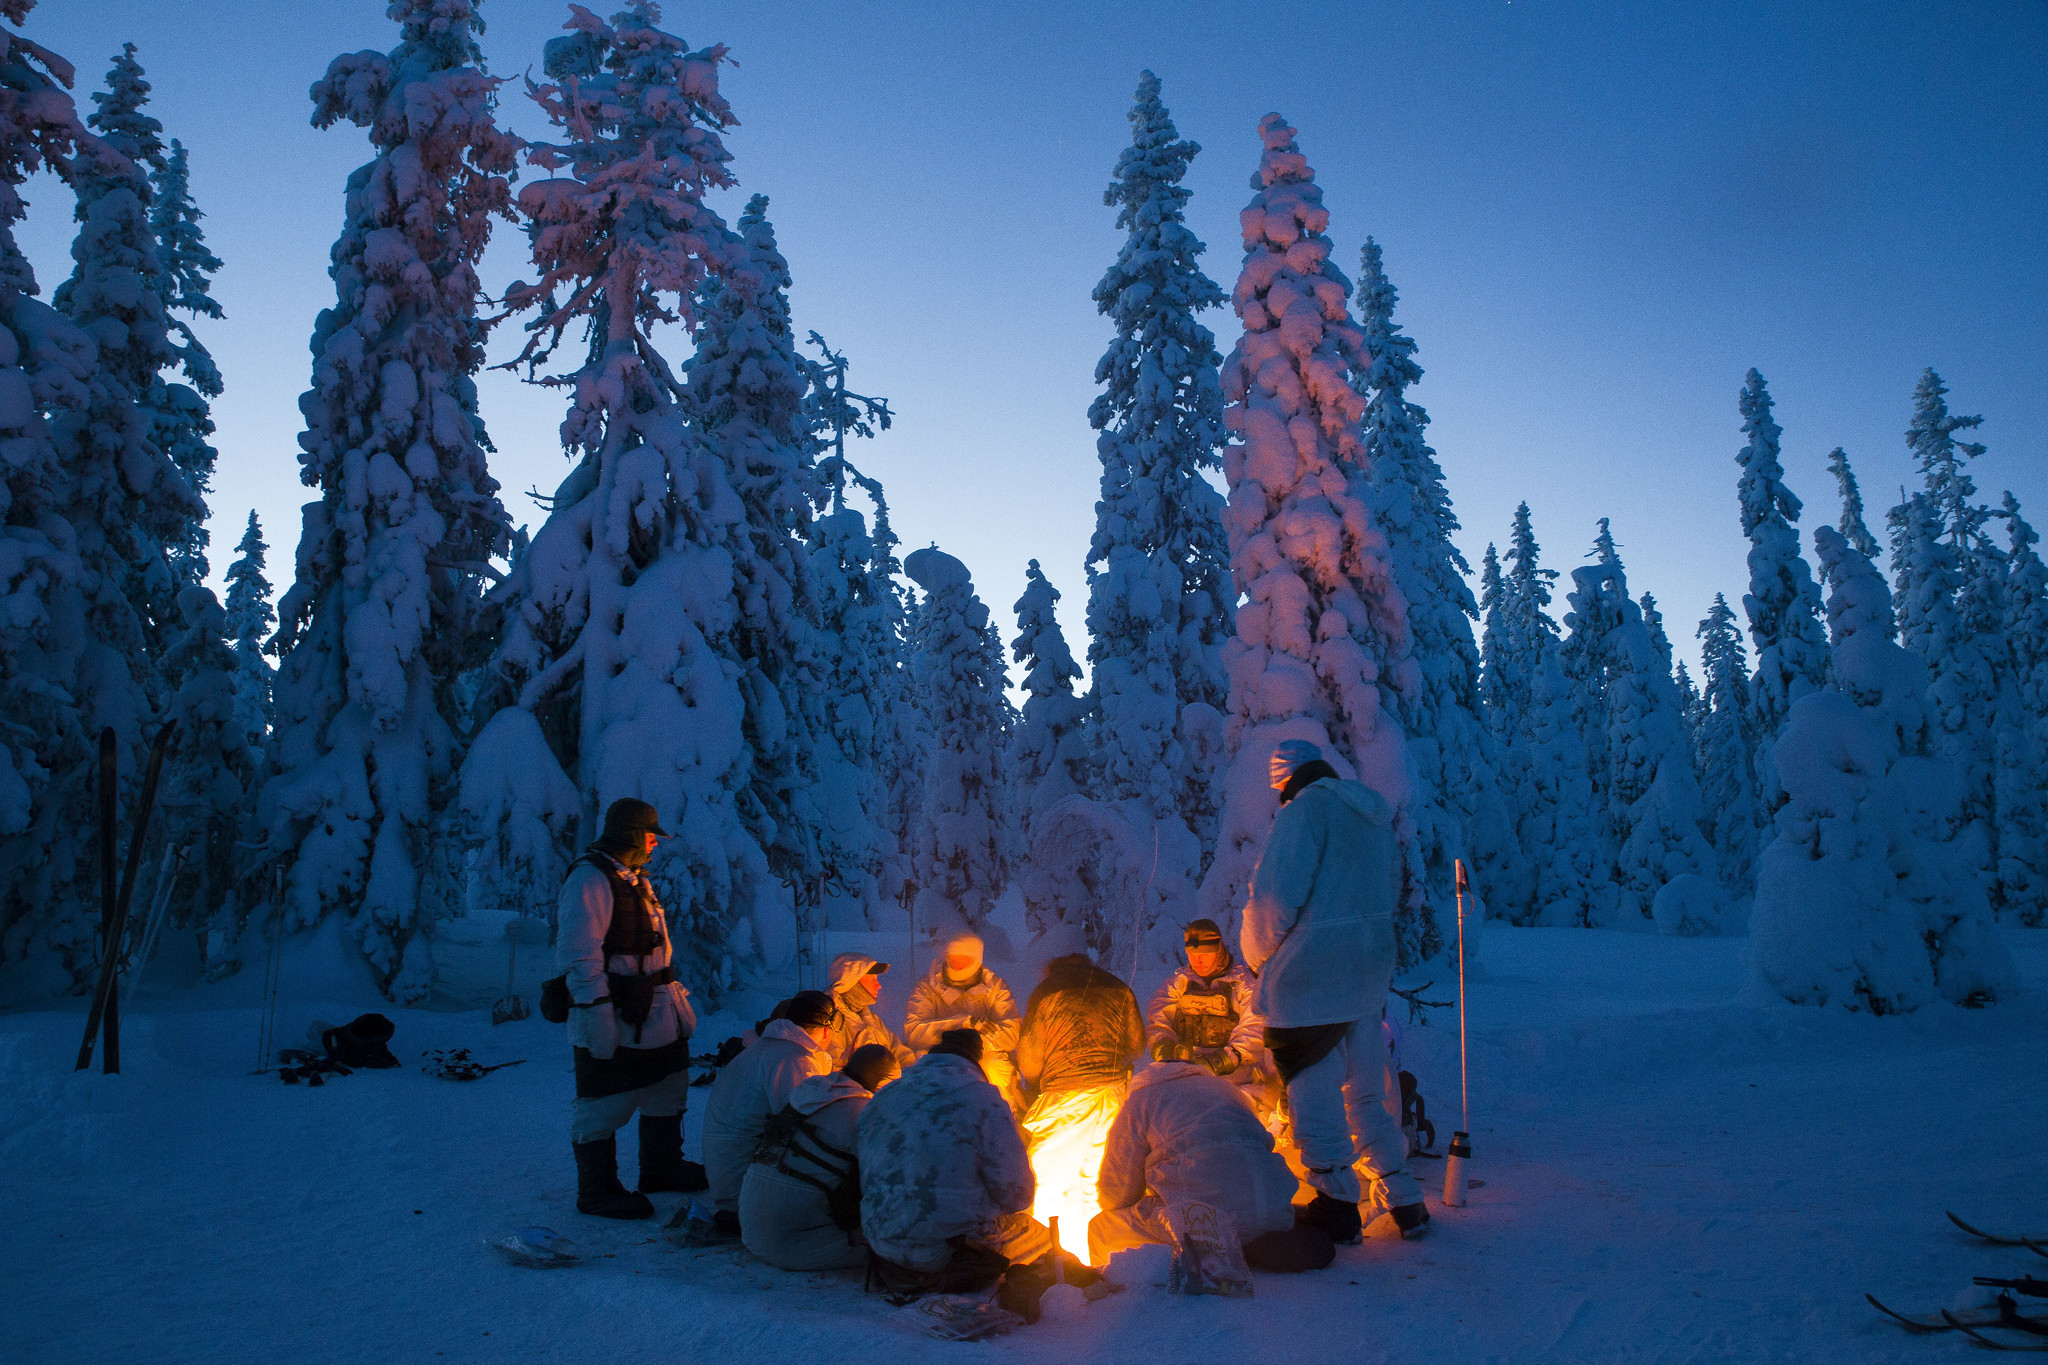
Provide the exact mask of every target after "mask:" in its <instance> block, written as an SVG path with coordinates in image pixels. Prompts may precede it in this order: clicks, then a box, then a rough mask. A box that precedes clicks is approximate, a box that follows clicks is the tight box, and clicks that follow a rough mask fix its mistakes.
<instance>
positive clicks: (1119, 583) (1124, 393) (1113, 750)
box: [1087, 71, 1236, 881]
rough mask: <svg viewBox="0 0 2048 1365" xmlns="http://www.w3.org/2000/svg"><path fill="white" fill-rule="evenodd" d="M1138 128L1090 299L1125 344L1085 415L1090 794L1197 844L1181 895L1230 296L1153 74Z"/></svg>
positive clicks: (1203, 663)
mask: <svg viewBox="0 0 2048 1365" xmlns="http://www.w3.org/2000/svg"><path fill="white" fill-rule="evenodd" d="M1130 120H1131V145H1130V146H1129V147H1127V148H1125V149H1124V151H1123V153H1122V155H1121V156H1119V157H1118V158H1117V163H1116V170H1115V172H1114V175H1115V179H1114V180H1113V181H1112V182H1111V183H1110V186H1109V188H1108V189H1107V190H1106V191H1105V192H1104V194H1103V202H1104V203H1105V204H1107V205H1109V206H1110V207H1111V208H1114V209H1115V210H1116V211H1117V216H1116V225H1117V226H1118V227H1119V228H1121V229H1123V230H1124V232H1125V234H1126V235H1125V238H1124V244H1123V247H1122V249H1121V250H1120V251H1119V252H1118V253H1117V259H1116V262H1115V263H1114V264H1113V265H1111V266H1110V268H1109V269H1108V270H1107V271H1106V272H1104V274H1103V276H1102V279H1101V281H1100V282H1099V283H1098V284H1097V285H1096V286H1095V294H1094V298H1095V306H1096V308H1097V310H1098V311H1100V312H1101V313H1102V314H1103V316H1105V317H1107V318H1109V319H1110V321H1111V322H1112V323H1113V324H1114V325H1115V327H1116V338H1115V339H1114V340H1113V341H1111V342H1110V345H1109V349H1108V350H1107V351H1106V352H1105V353H1104V354H1103V357H1102V359H1101V361H1100V362H1099V363H1098V364H1097V365H1096V367H1095V381H1096V383H1098V384H1100V385H1102V386H1103V390H1102V392H1101V393H1100V394H1098V395H1097V396H1096V398H1095V401H1094V402H1093V403H1092V404H1090V406H1089V409H1088V420H1089V423H1090V424H1091V425H1092V426H1094V427H1095V429H1096V430H1098V431H1099V432H1101V435H1100V436H1098V437H1097V438H1096V454H1097V456H1098V457H1099V458H1100V459H1101V461H1102V486H1101V497H1100V500H1099V501H1098V502H1097V503H1096V504H1095V535H1094V537H1093V539H1092V540H1091V541H1090V542H1089V547H1088V567H1089V576H1088V617H1087V620H1088V633H1089V644H1088V661H1089V668H1090V672H1091V693H1090V700H1091V704H1092V708H1093V711H1094V717H1093V720H1092V722H1091V724H1090V726H1089V730H1090V733H1091V735H1092V747H1093V749H1094V751H1095V752H1094V763H1095V765H1096V767H1097V769H1098V770H1099V772H1100V774H1101V788H1100V791H1099V792H1098V793H1096V794H1097V795H1098V796H1099V797H1100V798H1101V799H1103V800H1106V801H1118V802H1120V801H1138V802H1141V803H1142V804H1143V806H1144V810H1145V815H1144V816H1143V817H1140V819H1141V823H1142V821H1143V820H1144V819H1149V820H1151V821H1155V822H1158V821H1177V822H1178V823H1180V824H1181V825H1184V826H1185V827H1186V828H1187V830H1188V831H1190V832H1192V834H1193V836H1194V837H1195V839H1197V840H1198V841H1199V844H1198V848H1199V863H1198V864H1197V863H1195V862H1190V863H1189V865H1188V866H1186V867H1184V868H1180V867H1176V868H1174V869H1173V872H1172V875H1171V876H1170V878H1169V879H1170V880H1175V881H1185V880H1192V879H1193V878H1195V877H1198V876H1199V875H1200V873H1201V871H1202V870H1203V869H1204V868H1206V867H1207V866H1208V863H1209V860H1210V859H1211V858H1212V857H1213V856H1214V853H1215V848H1216V837H1217V833H1216V832H1217V818H1218V810H1217V806H1216V801H1215V792H1214V787H1213V781H1212V778H1213V772H1212V771H1211V768H1210V765H1209V764H1208V763H1207V762H1206V755H1205V754H1204V753H1203V752H1201V748H1202V747H1203V746H1199V745H1197V746H1194V751H1193V752H1191V751H1190V746H1189V745H1186V744H1183V742H1182V732H1183V725H1182V722H1183V716H1184V715H1186V716H1187V719H1188V722H1189V724H1190V725H1191V726H1193V728H1194V729H1195V730H1196V731H1197V732H1200V731H1203V730H1210V731H1213V730H1214V729H1215V728H1216V723H1217V720H1218V716H1219V714H1220V712H1221V710H1222V708H1223V705H1224V703H1225V701H1226V700H1227V697H1228V690H1229V689H1228V682H1227V680H1226V679H1225V677H1224V674H1223V665H1222V648H1223V642H1224V640H1226V639H1227V638H1229V635H1230V629H1231V619H1230V618H1231V605H1232V603H1233V602H1234V601H1235V600H1236V594H1235V592H1234V590H1233V589H1232V587H1231V585H1230V583H1229V581H1228V577H1227V574H1228V563H1229V550H1228V546H1227V545H1226V544H1225V543H1224V537H1223V523H1222V499H1221V498H1219V497H1218V496H1217V494H1216V491H1215V489H1214V488H1212V487H1211V486H1210V484H1209V482H1208V480H1207V479H1205V478H1203V471H1204V470H1209V469H1215V468H1217V467H1218V462H1217V455H1216V452H1217V448H1218V447H1219V446H1221V445H1222V444H1223V442H1224V440H1225V434H1224V430H1223V391H1222V387H1221V384H1220V383H1219V381H1218V378H1217V366H1218V364H1219V363H1220V361H1221V357H1220V356H1218V354H1217V352H1216V340H1215V337H1214V336H1213V335H1212V334H1211V333H1210V331H1209V329H1208V328H1206V327H1204V326H1202V325H1201V324H1200V323H1199V322H1196V321H1195V315H1196V314H1197V313H1199V312H1201V311H1202V310H1203V309H1206V308H1213V307H1216V306H1217V305H1219V304H1221V303H1222V302H1223V291H1222V290H1221V289H1220V288H1218V287H1217V285H1216V283H1215V282H1214V281H1213V280H1211V279H1210V278H1209V277H1208V276H1207V275H1205V274H1203V273H1202V270H1201V267H1200V266H1199V265H1198V264H1197V261H1198V259H1199V258H1200V256H1201V254H1202V252H1203V250H1204V247H1203V245H1202V243H1201V242H1200V241H1199V240H1198V239H1197V238H1196V237H1195V235H1194V233H1192V232H1190V231H1189V230H1188V227H1187V223H1186V221H1185V212H1184V210H1185V208H1186V205H1187V200H1188V191H1187V190H1185V189H1182V188H1181V184H1180V182H1181V178H1182V176H1184V175H1185V174H1186V173H1187V168H1188V163H1189V162H1190V161H1191V160H1193V158H1194V156H1195V154H1196V153H1197V152H1198V151H1200V150H1201V149H1200V148H1199V147H1198V146H1196V144H1194V143H1192V142H1187V141H1183V140H1182V139H1181V137H1180V134H1179V133H1178V131H1176V130H1175V128H1174V126H1173V119H1172V118H1171V117H1170V116H1169V115H1168V113H1167V111H1166V107H1165V105H1163V104H1162V103H1160V99H1159V78H1158V77H1157V76H1154V75H1153V74H1152V73H1151V72H1149V71H1147V72H1145V73H1144V75H1143V76H1142V77H1141V78H1140V80H1139V82H1138V93H1137V100H1136V103H1135V104H1134V105H1133V106H1132V108H1131V112H1130ZM1190 707H1194V708H1198V710H1197V711H1196V712H1195V713H1193V714H1189V708H1190ZM1184 842H1185V838H1184V837H1181V838H1168V839H1167V840H1166V843H1167V844H1168V846H1170V847H1177V846H1179V845H1180V844H1182V843H1184ZM1177 861H1179V860H1177Z"/></svg>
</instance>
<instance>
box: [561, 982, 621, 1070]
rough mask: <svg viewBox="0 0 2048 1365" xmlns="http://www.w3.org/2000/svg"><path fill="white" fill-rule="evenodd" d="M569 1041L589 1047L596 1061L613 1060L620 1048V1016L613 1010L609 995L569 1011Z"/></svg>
mask: <svg viewBox="0 0 2048 1365" xmlns="http://www.w3.org/2000/svg"><path fill="white" fill-rule="evenodd" d="M569 1041H570V1042H571V1043H573V1044H574V1045H575V1046H577V1047H580V1048H588V1049H589V1050H590V1055H591V1057H592V1058H593V1059H594V1060H596V1061H600V1062H608V1061H610V1060H611V1058H612V1054H613V1053H615V1052H617V1051H618V1050H619V1016H618V1015H616V1014H614V1013H613V1012H612V1006H611V1000H610V998H609V997H607V998H606V999H603V1000H600V1001H598V1002H597V1003H595V1004H592V1005H584V1006H579V1007H577V1008H575V1009H572V1010H570V1011H569Z"/></svg>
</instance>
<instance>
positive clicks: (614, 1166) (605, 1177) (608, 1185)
mask: <svg viewBox="0 0 2048 1365" xmlns="http://www.w3.org/2000/svg"><path fill="white" fill-rule="evenodd" d="M570 1149H571V1150H572V1151H574V1152H575V1153H576V1211H577V1212H578V1213H589V1214H595V1215H596V1216H597V1217H599V1218H651V1217H653V1216H654V1204H653V1202H652V1201H650V1200H649V1199H648V1198H647V1196H646V1195H644V1194H635V1193H633V1192H632V1191H631V1190H629V1189H627V1188H626V1187H625V1186H624V1185H621V1184H620V1183H619V1141H618V1139H617V1138H616V1137H602V1138H599V1139H598V1140H597V1141H595V1142H577V1143H572V1144H570Z"/></svg>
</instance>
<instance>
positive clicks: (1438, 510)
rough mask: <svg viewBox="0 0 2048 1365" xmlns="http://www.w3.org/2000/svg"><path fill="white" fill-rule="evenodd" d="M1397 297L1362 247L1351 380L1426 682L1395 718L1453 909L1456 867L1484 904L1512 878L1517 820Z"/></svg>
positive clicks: (1429, 867)
mask: <svg viewBox="0 0 2048 1365" xmlns="http://www.w3.org/2000/svg"><path fill="white" fill-rule="evenodd" d="M1397 298H1398V296H1397V295H1396V293H1395V291H1394V286H1393V283H1392V282H1391V281H1390V280H1388V278H1387V273H1386V269H1385V267H1384V266H1383V264H1382V261H1381V256H1380V247H1379V243H1377V242H1375V241H1374V240H1373V239H1372V238H1370V237H1368V238H1366V239H1365V246H1364V248H1363V250H1362V251H1361V253H1360V257H1359V280H1358V300H1357V301H1358V323H1359V328H1360V330H1361V331H1362V332H1363V333H1364V335H1365V343H1364V346H1363V347H1362V348H1361V350H1360V352H1359V355H1360V359H1361V360H1362V361H1363V364H1362V365H1361V366H1360V368H1358V369H1357V370H1355V371H1353V373H1352V376H1351V378H1352V383H1353V384H1354V385H1355V386H1356V387H1357V388H1358V391H1359V392H1360V393H1361V394H1363V395H1364V396H1365V417H1364V423H1363V426H1364V447H1365V450H1364V457H1363V458H1364V462H1365V468H1366V469H1367V470H1369V471H1370V482H1369V484H1368V487H1369V488H1370V490H1371V494H1372V513H1373V520H1374V522H1375V523H1376V524H1377V525H1378V526H1379V528H1380V530H1381V532H1382V533H1383V534H1384V535H1385V536H1386V539H1387V546H1388V549H1389V551H1390V553H1391V558H1392V560H1393V567H1394V582H1395V584H1396V586H1398V587H1399V588H1400V591H1401V595H1402V597H1403V598H1404V599H1406V601H1407V603H1408V626H1409V630H1410V632H1411V637H1412V639H1413V642H1414V643H1413V649H1414V657H1415V662H1416V664H1417V666H1418V668H1419V670H1420V673H1421V679H1420V681H1421V686H1420V687H1419V688H1417V689H1415V690H1413V691H1410V692H1403V693H1402V694H1401V696H1400V699H1399V704H1398V707H1397V712H1396V714H1397V715H1398V717H1399V719H1400V722H1401V727H1402V729H1403V730H1404V731H1405V732H1406V734H1407V737H1408V755H1409V759H1410V761H1411V762H1412V763H1413V764H1414V766H1415V773H1416V776H1417V778H1418V779H1419V780H1418V784H1417V786H1416V788H1415V799H1414V801H1413V804H1412V806H1411V809H1412V812H1413V815H1414V819H1415V829H1416V838H1417V840H1418V842H1419V844H1420V847H1421V856H1422V860H1423V868H1424V875H1425V876H1426V877H1427V878H1428V882H1429V885H1428V893H1429V897H1430V900H1431V902H1432V903H1434V904H1449V903H1450V902H1451V899H1452V896H1453V894H1454V888H1453V885H1452V880H1453V868H1454V864H1455V863H1456V862H1457V861H1459V860H1463V861H1464V863H1465V864H1466V866H1467V867H1471V868H1475V869H1477V870H1480V871H1483V872H1485V873H1486V874H1487V875H1485V876H1480V877H1477V878H1476V880H1475V884H1476V885H1477V886H1478V887H1479V890H1480V893H1481V895H1482V897H1483V898H1485V899H1486V900H1487V901H1488V902H1491V901H1492V899H1494V898H1495V896H1496V895H1498V894H1500V892H1501V891H1502V890H1505V889H1506V887H1507V886H1514V885H1518V884H1519V883H1520V881H1521V876H1520V874H1519V872H1518V871H1517V870H1516V869H1514V868H1513V867H1507V868H1502V869H1501V872H1502V880H1503V882H1504V883H1505V886H1504V887H1503V888H1498V889H1497V888H1496V887H1495V886H1494V885H1493V884H1492V880H1491V877H1492V874H1493V872H1494V869H1495V866H1496V864H1499V863H1501V862H1503V861H1508V862H1513V861H1516V860H1517V859H1516V854H1517V850H1515V849H1514V848H1512V846H1511V845H1512V840H1511V839H1510V838H1509V831H1510V830H1511V828H1512V824H1513V817H1512V816H1511V815H1510V814H1508V809H1507V806H1506V804H1505V803H1504V802H1503V801H1502V799H1501V795H1500V788H1501V783H1500V778H1499V774H1498V768H1499V758H1498V755H1497V753H1496V752H1495V750H1496V745H1495V742H1494V737H1493V734H1492V732H1491V731H1490V730H1489V729H1488V728H1487V725H1486V721H1485V719H1484V717H1483V716H1482V714H1481V712H1482V703H1481V700H1480V669H1479V647H1478V644H1477V642H1476V641H1475V640H1474V639H1473V636H1472V623H1473V621H1474V620H1476V619H1478V616H1479V607H1478V604H1477V603H1476V602H1474V601H1473V600H1472V589H1471V588H1470V586H1468V585H1467V584H1466V582H1465V579H1466V578H1467V576H1469V575H1470V574H1471V572H1472V566H1471V565H1470V564H1468V563H1466V562H1465V556H1464V554H1463V553H1462V552H1461V551H1460V550H1459V549H1458V547H1457V544H1456V542H1455V541H1454V540H1453V539H1452V537H1453V535H1454V534H1455V533H1456V532H1457V530H1458V529H1459V527H1458V517H1457V514H1456V513H1455V512H1453V511H1452V510H1451V495H1450V493H1449V491H1448V490H1446V488H1445V487H1444V472H1443V469H1442V468H1441V467H1440V466H1439V465H1438V464H1437V462H1436V452H1435V451H1433V450H1431V449H1430V448H1429V446H1428V445H1427V444H1426V443H1425V442H1424V440H1423V431H1424V429H1425V428H1426V427H1427V426H1428V424H1429V414H1428V413H1426V412H1424V411H1423V410H1422V408H1421V407H1419V406H1418V405H1416V404H1414V403H1411V402H1409V401H1408V399H1407V397H1406V393H1407V389H1408V386H1409V385H1410V384H1413V383H1414V382H1416V381H1417V380H1418V379H1420V378H1421V377H1422V367H1421V366H1420V365H1419V364H1417V363H1416V361H1415V341H1414V339H1413V338H1412V337H1409V336H1407V335H1405V334H1404V333H1403V332H1402V331H1401V328H1400V325H1399V324H1397V323H1396V322H1395V321H1394V305H1395V303H1396V301H1397Z"/></svg>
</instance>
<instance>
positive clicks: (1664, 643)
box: [1636, 593, 1674, 673]
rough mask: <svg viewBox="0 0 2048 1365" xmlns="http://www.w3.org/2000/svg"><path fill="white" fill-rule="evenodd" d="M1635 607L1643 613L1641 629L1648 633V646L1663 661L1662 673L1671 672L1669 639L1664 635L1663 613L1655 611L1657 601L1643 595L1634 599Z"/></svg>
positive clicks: (1672, 666)
mask: <svg viewBox="0 0 2048 1365" xmlns="http://www.w3.org/2000/svg"><path fill="white" fill-rule="evenodd" d="M1636 606H1637V608H1638V609H1639V610H1640V611H1641V612H1642V613H1643V629H1644V630H1647V631H1649V632H1650V644H1651V645H1652V646H1654V647H1655V648H1656V651H1657V657H1658V658H1659V659H1662V660H1663V661H1664V671H1665V672H1666V673H1671V672H1673V668H1674V665H1673V661H1672V653H1671V637H1670V636H1669V635H1667V634H1665V633H1664V613H1662V612H1660V611H1658V610H1657V599H1656V598H1655V597H1654V596H1652V595H1651V594H1649V593H1644V594H1643V595H1642V596H1641V597H1639V598H1637V599H1636Z"/></svg>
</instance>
